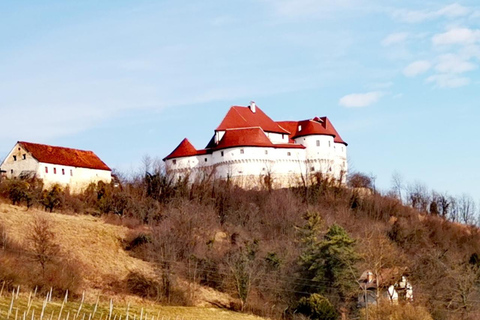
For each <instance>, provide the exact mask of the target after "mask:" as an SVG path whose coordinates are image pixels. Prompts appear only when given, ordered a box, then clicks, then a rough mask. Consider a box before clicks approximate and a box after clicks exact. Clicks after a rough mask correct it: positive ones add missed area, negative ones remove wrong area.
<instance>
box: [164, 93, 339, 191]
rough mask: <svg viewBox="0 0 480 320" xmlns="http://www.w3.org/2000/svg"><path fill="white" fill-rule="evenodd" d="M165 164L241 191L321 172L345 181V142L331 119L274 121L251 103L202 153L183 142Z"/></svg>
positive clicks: (176, 172) (236, 111)
mask: <svg viewBox="0 0 480 320" xmlns="http://www.w3.org/2000/svg"><path fill="white" fill-rule="evenodd" d="M163 160H164V161H165V165H166V168H167V173H169V174H172V175H173V176H174V177H175V178H180V177H186V176H188V177H189V179H190V180H192V181H193V180H198V179H204V178H206V177H214V178H219V179H231V180H232V181H235V182H236V183H237V184H239V185H240V186H242V187H255V186H259V185H260V184H261V183H264V182H266V181H267V182H268V183H270V184H271V186H272V187H274V188H280V187H289V186H297V185H300V184H302V183H305V182H306V181H307V180H308V179H310V177H312V176H314V175H318V174H322V175H323V176H324V177H328V178H331V179H335V180H338V181H341V182H344V181H345V178H346V173H347V143H346V142H345V141H343V140H342V138H341V137H340V135H339V134H338V132H337V131H336V130H335V128H334V127H333V125H332V123H331V122H330V120H329V119H328V118H327V117H320V118H319V117H315V118H313V119H307V120H301V121H273V120H272V119H271V118H270V117H268V116H267V115H266V114H265V113H264V112H263V111H262V110H261V109H260V108H259V107H258V106H257V105H256V104H255V103H254V102H251V103H250V105H249V106H248V107H241V106H233V107H231V108H230V110H229V111H228V112H227V115H226V116H225V118H224V119H223V120H222V122H221V123H220V125H219V126H218V127H217V128H216V129H215V131H214V134H213V137H212V138H211V140H210V142H209V143H208V144H207V146H206V147H205V148H204V149H200V150H197V149H196V148H195V147H194V146H193V145H192V144H191V143H190V142H189V141H188V139H186V138H185V139H184V140H183V141H182V142H181V143H180V144H179V145H178V146H177V147H176V148H175V150H173V151H172V153H170V154H169V155H168V156H166V157H165V158H164V159H163Z"/></svg>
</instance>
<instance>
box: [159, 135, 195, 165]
mask: <svg viewBox="0 0 480 320" xmlns="http://www.w3.org/2000/svg"><path fill="white" fill-rule="evenodd" d="M195 155H197V149H195V147H194V146H193V145H192V144H191V143H190V141H188V139H187V138H185V139H183V140H182V142H180V144H179V145H178V146H177V147H176V148H175V150H173V152H172V153H170V154H169V155H168V156H166V157H165V158H164V159H163V160H165V159H171V158H180V157H189V156H195Z"/></svg>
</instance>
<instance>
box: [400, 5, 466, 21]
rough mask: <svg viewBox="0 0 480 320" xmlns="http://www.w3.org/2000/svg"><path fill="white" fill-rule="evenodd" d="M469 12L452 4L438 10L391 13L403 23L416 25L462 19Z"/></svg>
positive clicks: (401, 10) (460, 6) (403, 10)
mask: <svg viewBox="0 0 480 320" xmlns="http://www.w3.org/2000/svg"><path fill="white" fill-rule="evenodd" d="M470 12H471V10H470V8H467V7H464V6H462V5H460V4H458V3H453V4H450V5H448V6H446V7H443V8H441V9H439V10H406V9H400V10H395V11H393V17H394V18H396V19H398V20H401V21H403V22H408V23H418V22H423V21H426V20H431V19H435V18H441V17H445V18H449V19H453V18H458V17H464V16H466V15H468V14H469V13H470Z"/></svg>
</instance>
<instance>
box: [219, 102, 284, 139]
mask: <svg viewBox="0 0 480 320" xmlns="http://www.w3.org/2000/svg"><path fill="white" fill-rule="evenodd" d="M255 109H256V110H255V112H252V110H251V109H250V108H249V107H240V106H233V107H231V108H230V110H228V112H227V115H226V116H225V118H223V121H222V123H220V125H219V126H218V128H217V129H215V130H216V131H224V130H227V129H238V128H252V127H260V128H262V129H263V131H265V132H275V133H285V134H288V133H290V132H288V131H287V130H285V129H284V128H282V127H281V126H279V125H278V124H277V123H275V121H273V120H272V119H270V117H269V116H267V115H266V114H265V113H264V112H263V111H262V110H261V109H260V108H259V107H258V106H256V108H255Z"/></svg>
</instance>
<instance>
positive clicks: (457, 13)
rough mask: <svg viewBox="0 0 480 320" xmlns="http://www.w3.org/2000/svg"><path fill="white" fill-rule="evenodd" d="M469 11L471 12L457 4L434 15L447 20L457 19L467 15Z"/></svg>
mask: <svg viewBox="0 0 480 320" xmlns="http://www.w3.org/2000/svg"><path fill="white" fill-rule="evenodd" d="M470 11H471V10H470V9H469V8H467V7H464V6H462V5H460V4H458V3H453V4H451V5H448V6H446V7H444V8H442V9H440V10H438V11H437V12H436V13H435V14H436V15H437V16H445V17H447V18H457V17H463V16H466V15H468V14H469V13H470Z"/></svg>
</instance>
